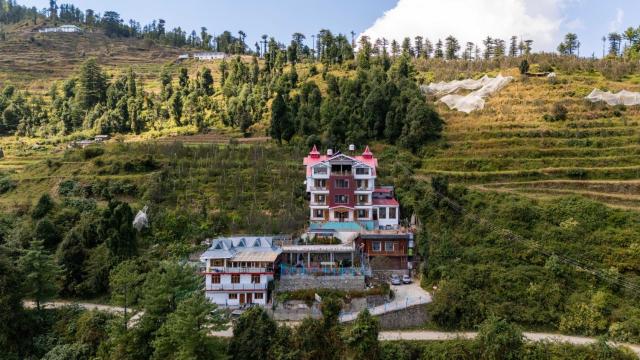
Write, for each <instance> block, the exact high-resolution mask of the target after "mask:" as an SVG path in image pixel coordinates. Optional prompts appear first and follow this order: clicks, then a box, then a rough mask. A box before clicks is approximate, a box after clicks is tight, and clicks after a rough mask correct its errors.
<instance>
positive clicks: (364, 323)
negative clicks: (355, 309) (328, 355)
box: [345, 309, 380, 360]
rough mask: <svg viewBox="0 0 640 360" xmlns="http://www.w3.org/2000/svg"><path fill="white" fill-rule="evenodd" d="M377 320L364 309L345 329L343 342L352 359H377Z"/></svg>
mask: <svg viewBox="0 0 640 360" xmlns="http://www.w3.org/2000/svg"><path fill="white" fill-rule="evenodd" d="M379 331H380V330H379V324H378V320H377V319H376V318H374V317H373V316H371V314H370V313H369V310H367V309H365V310H363V311H361V312H360V313H359V314H358V317H357V318H356V321H355V322H354V323H353V326H351V328H350V329H348V330H347V331H346V339H345V344H346V345H347V348H348V349H349V352H350V353H351V355H352V358H353V359H354V360H377V359H378V358H379V349H378V333H379Z"/></svg>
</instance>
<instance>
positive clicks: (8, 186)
mask: <svg viewBox="0 0 640 360" xmlns="http://www.w3.org/2000/svg"><path fill="white" fill-rule="evenodd" d="M17 186H18V183H16V182H15V181H13V180H11V179H9V178H0V194H5V193H8V192H9V191H11V190H13V189H15V188H16V187H17Z"/></svg>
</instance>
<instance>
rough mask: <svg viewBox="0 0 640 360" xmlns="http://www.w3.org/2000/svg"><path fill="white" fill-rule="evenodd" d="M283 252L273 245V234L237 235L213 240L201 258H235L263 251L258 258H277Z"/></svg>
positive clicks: (204, 259)
mask: <svg viewBox="0 0 640 360" xmlns="http://www.w3.org/2000/svg"><path fill="white" fill-rule="evenodd" d="M281 252H282V250H281V249H279V248H278V247H276V246H274V245H273V237H271V236H237V237H229V238H217V239H214V240H212V241H211V246H210V247H209V249H207V251H205V252H204V253H203V254H202V255H201V256H200V260H202V261H206V260H207V259H235V258H236V257H239V256H241V257H243V258H247V257H248V255H246V254H248V253H251V254H255V253H263V254H262V255H260V256H259V257H258V258H274V259H275V257H277V256H278V255H279V254H280V253H281ZM242 254H245V255H242ZM253 261H262V260H253Z"/></svg>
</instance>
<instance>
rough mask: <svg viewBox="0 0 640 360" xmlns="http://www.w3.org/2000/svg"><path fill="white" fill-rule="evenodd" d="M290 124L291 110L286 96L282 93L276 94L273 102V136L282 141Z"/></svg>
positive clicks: (279, 141)
mask: <svg viewBox="0 0 640 360" xmlns="http://www.w3.org/2000/svg"><path fill="white" fill-rule="evenodd" d="M288 125H289V110H288V109H287V104H286V103H285V102H284V98H283V96H282V95H280V94H276V97H275V98H274V99H273V103H272V104H271V137H272V138H274V139H275V140H276V141H278V143H281V142H282V140H283V139H284V137H285V135H284V134H285V133H286V132H288V131H289V130H288V129H287V127H288Z"/></svg>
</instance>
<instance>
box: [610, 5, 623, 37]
mask: <svg viewBox="0 0 640 360" xmlns="http://www.w3.org/2000/svg"><path fill="white" fill-rule="evenodd" d="M623 20H624V11H622V9H620V8H618V9H616V18H615V19H613V21H611V23H610V24H609V31H611V32H614V31H618V30H620V26H622V21H623Z"/></svg>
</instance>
